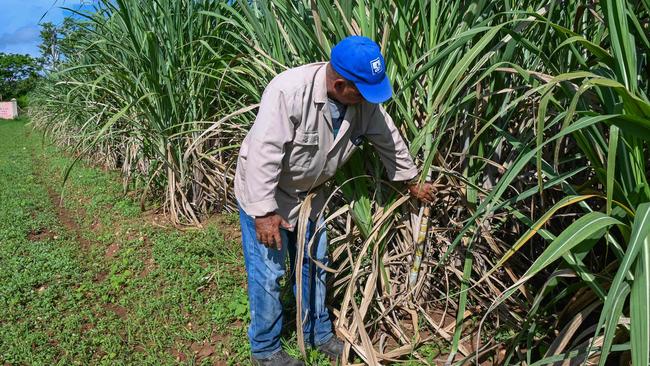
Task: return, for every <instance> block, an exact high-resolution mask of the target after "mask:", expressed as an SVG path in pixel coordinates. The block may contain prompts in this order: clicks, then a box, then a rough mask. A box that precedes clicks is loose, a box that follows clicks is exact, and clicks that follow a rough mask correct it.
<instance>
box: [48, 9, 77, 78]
mask: <svg viewBox="0 0 650 366" xmlns="http://www.w3.org/2000/svg"><path fill="white" fill-rule="evenodd" d="M81 31H82V27H81V24H80V23H79V21H78V20H76V19H75V18H72V17H66V18H65V19H63V23H62V24H61V25H55V24H54V23H51V22H46V23H43V24H41V44H40V45H39V48H40V50H41V55H42V56H43V60H44V66H45V67H46V68H48V69H53V68H56V67H57V66H58V65H59V64H60V63H61V61H63V60H65V59H66V58H68V57H70V56H72V55H73V54H74V52H76V48H75V47H76V44H77V40H78V39H79V37H81Z"/></svg>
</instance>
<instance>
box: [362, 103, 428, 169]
mask: <svg viewBox="0 0 650 366" xmlns="http://www.w3.org/2000/svg"><path fill="white" fill-rule="evenodd" d="M365 122H366V123H367V128H366V137H367V138H368V140H369V141H370V142H371V143H372V144H373V146H374V147H375V149H376V150H377V153H379V157H380V158H381V161H382V163H383V164H384V167H385V168H386V172H387V173H388V178H389V179H390V180H392V181H405V180H410V179H413V178H415V177H416V176H417V175H418V169H417V167H416V166H415V163H414V162H413V159H412V158H411V154H410V153H409V150H408V148H407V146H406V143H405V142H404V139H402V136H401V135H400V133H399V130H398V129H397V127H395V123H394V122H393V119H392V118H391V117H390V116H389V115H388V113H386V111H385V110H384V108H383V107H381V106H380V105H371V107H370V110H369V115H368V117H367V121H365Z"/></svg>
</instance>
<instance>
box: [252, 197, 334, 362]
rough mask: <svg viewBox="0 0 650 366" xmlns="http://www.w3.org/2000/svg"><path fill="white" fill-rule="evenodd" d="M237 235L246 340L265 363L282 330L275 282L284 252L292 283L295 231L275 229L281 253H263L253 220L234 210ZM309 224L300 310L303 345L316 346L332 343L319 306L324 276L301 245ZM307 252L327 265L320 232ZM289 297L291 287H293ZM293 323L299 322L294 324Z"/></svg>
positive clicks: (322, 299) (325, 313)
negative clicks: (241, 261)
mask: <svg viewBox="0 0 650 366" xmlns="http://www.w3.org/2000/svg"><path fill="white" fill-rule="evenodd" d="M239 221H240V223H241V231H242V246H243V249H244V261H245V263H246V273H247V274H248V302H249V305H250V315H251V324H250V326H249V328H248V339H249V340H250V344H251V352H252V354H253V357H255V358H267V357H269V356H271V355H272V354H274V353H276V352H278V351H280V349H281V345H280V332H281V330H282V303H281V302H280V279H281V278H282V276H283V275H284V274H285V271H286V264H285V262H286V261H285V259H286V253H287V250H288V251H289V257H290V264H291V278H292V281H291V283H293V282H294V281H293V278H295V272H294V270H295V268H294V267H295V257H296V241H297V238H296V236H297V235H296V232H297V230H295V232H290V231H287V230H284V229H280V234H281V236H282V249H280V250H277V249H269V248H267V247H265V246H264V245H263V244H261V243H260V242H258V241H257V238H256V235H255V219H254V218H253V217H251V216H248V214H246V212H244V210H243V209H241V208H240V209H239ZM316 226H317V225H315V223H314V222H312V221H311V220H310V221H309V226H308V230H307V242H306V243H305V252H304V253H303V254H304V255H303V266H302V310H303V318H305V319H306V320H305V322H304V326H303V332H304V335H305V341H306V342H308V343H310V344H312V345H316V346H318V345H321V344H323V343H325V342H327V341H329V340H330V338H332V336H333V333H332V321H331V319H330V315H329V312H328V310H327V308H326V307H325V274H326V271H324V270H323V269H321V268H319V267H318V266H316V265H315V264H314V263H313V262H312V260H311V259H310V258H309V256H308V250H309V248H307V243H309V240H310V238H311V237H312V236H313V235H314V231H315V229H316ZM316 235H318V237H317V239H315V240H314V243H313V245H312V248H311V253H312V257H313V258H314V259H316V260H318V261H319V262H322V263H323V264H325V265H327V263H328V257H327V237H326V235H325V230H320V232H319V233H317V234H316ZM294 293H295V286H294ZM298 324H300V323H299V321H298Z"/></svg>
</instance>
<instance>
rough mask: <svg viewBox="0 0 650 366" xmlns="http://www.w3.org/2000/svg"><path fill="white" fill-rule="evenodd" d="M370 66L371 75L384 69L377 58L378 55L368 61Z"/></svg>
mask: <svg viewBox="0 0 650 366" xmlns="http://www.w3.org/2000/svg"><path fill="white" fill-rule="evenodd" d="M370 68H371V69H372V74H373V75H377V74H379V73H380V72H382V71H384V70H383V67H382V66H381V60H380V59H379V57H377V58H376V59H374V60H372V61H370Z"/></svg>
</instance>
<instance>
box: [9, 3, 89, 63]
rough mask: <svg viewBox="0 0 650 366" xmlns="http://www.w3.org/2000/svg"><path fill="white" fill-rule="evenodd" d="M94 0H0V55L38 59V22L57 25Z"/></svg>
mask: <svg viewBox="0 0 650 366" xmlns="http://www.w3.org/2000/svg"><path fill="white" fill-rule="evenodd" d="M93 1H95V0H0V52H3V53H19V54H28V55H31V56H40V51H39V49H38V45H39V44H40V42H41V40H40V35H39V32H40V25H39V24H40V23H43V22H52V23H54V24H61V22H62V21H63V18H64V17H65V16H66V15H70V14H71V13H70V12H69V11H67V10H64V9H62V7H65V8H71V9H79V8H83V7H88V8H92V2H93Z"/></svg>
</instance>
